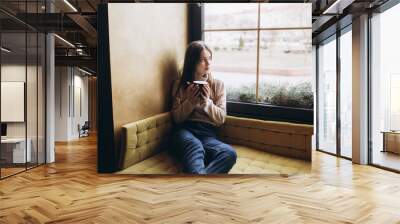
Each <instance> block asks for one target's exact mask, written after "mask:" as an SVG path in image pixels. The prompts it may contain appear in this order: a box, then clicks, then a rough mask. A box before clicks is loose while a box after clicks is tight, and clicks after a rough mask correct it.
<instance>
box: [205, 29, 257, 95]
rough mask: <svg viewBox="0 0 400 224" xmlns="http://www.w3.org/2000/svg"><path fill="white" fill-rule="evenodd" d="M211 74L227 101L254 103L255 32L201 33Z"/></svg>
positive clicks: (255, 68)
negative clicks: (220, 83)
mask: <svg viewBox="0 0 400 224" xmlns="http://www.w3.org/2000/svg"><path fill="white" fill-rule="evenodd" d="M204 34H205V35H204V36H205V43H206V44H207V45H208V46H209V47H210V48H211V50H212V51H213V61H212V68H211V69H212V72H213V73H212V74H213V75H214V77H215V78H217V79H220V80H222V81H224V83H225V88H226V90H227V100H231V101H243V102H255V94H256V88H255V84H256V70H257V67H256V66H257V52H256V47H257V32H256V31H248V32H233V31H232V32H205V33H204Z"/></svg>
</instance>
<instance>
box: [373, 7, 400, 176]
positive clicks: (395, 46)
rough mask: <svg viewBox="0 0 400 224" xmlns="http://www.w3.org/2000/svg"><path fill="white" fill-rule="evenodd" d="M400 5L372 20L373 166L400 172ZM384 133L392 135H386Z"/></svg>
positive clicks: (377, 15) (375, 16)
mask: <svg viewBox="0 0 400 224" xmlns="http://www.w3.org/2000/svg"><path fill="white" fill-rule="evenodd" d="M399 21H400V5H395V6H393V7H392V8H390V9H388V10H387V11H384V12H383V13H381V14H375V15H374V16H373V17H372V20H371V22H372V24H371V26H372V28H371V33H372V37H371V40H372V52H374V53H373V54H372V55H371V58H372V63H371V64H372V73H371V109H372V111H371V122H372V124H371V133H372V163H373V164H378V165H381V166H384V167H389V168H392V169H395V170H400V154H399V153H400V104H399V95H400V63H399V59H398V58H399V57H398V55H399V52H400V44H399V39H400V32H399V29H397V28H394V27H398V23H399ZM383 132H388V133H386V134H385V135H384V134H383Z"/></svg>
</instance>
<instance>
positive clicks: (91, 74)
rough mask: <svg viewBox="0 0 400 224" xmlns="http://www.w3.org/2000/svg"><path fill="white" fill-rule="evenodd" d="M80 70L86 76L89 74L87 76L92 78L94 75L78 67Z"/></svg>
mask: <svg viewBox="0 0 400 224" xmlns="http://www.w3.org/2000/svg"><path fill="white" fill-rule="evenodd" d="M78 70H79V71H81V72H83V73H85V74H87V75H90V76H91V75H92V73H90V72H88V71H86V70H83V69H81V68H79V67H78Z"/></svg>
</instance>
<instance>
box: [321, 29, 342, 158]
mask: <svg viewBox="0 0 400 224" xmlns="http://www.w3.org/2000/svg"><path fill="white" fill-rule="evenodd" d="M336 55H337V54H336V36H333V37H332V38H330V39H329V40H327V41H326V43H322V44H320V45H319V48H318V61H317V63H318V103H317V106H318V118H317V119H318V139H317V141H318V149H320V150H323V151H326V152H330V153H334V154H336V148H337V146H336V140H337V139H336V136H337V135H336V133H337V125H336V93H337V91H336V82H337V80H336V76H337V75H336Z"/></svg>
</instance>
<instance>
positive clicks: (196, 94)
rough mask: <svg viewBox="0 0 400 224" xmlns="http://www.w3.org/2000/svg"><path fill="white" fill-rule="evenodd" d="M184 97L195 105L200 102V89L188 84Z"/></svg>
mask: <svg viewBox="0 0 400 224" xmlns="http://www.w3.org/2000/svg"><path fill="white" fill-rule="evenodd" d="M185 96H186V97H187V99H189V100H190V101H191V102H192V103H193V104H197V103H199V102H200V88H199V86H198V85H195V84H190V85H189V86H188V87H187V88H186V90H185Z"/></svg>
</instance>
